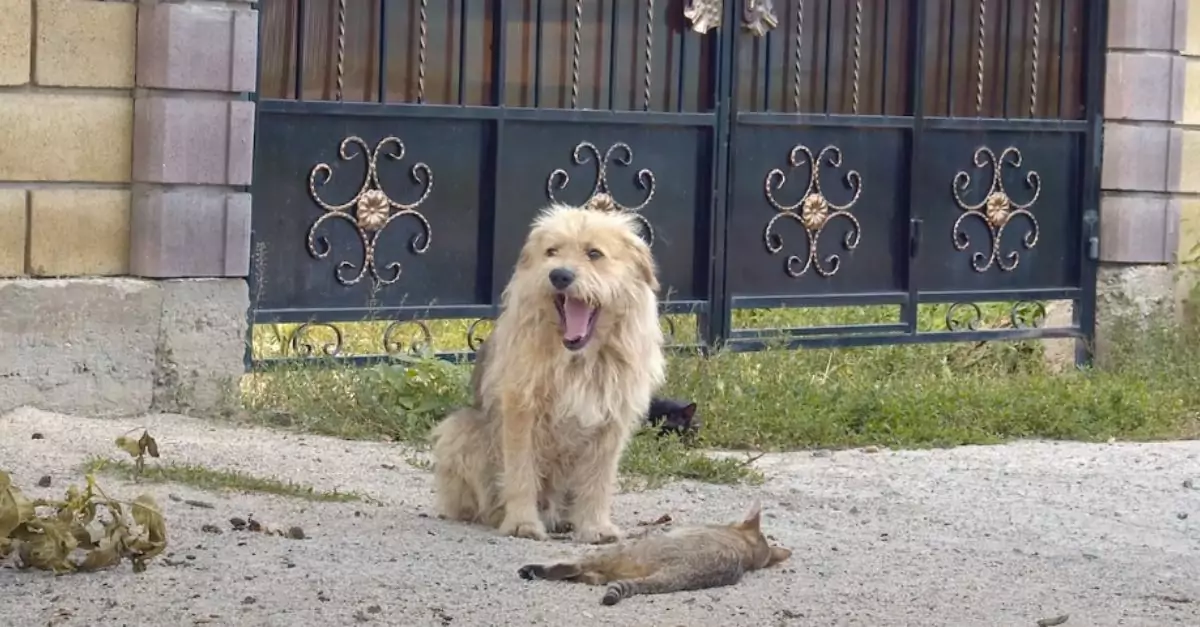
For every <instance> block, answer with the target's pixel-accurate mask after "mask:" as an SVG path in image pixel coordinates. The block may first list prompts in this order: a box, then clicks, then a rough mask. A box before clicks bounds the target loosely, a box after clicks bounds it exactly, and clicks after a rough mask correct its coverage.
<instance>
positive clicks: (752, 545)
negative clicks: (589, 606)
mask: <svg viewBox="0 0 1200 627" xmlns="http://www.w3.org/2000/svg"><path fill="white" fill-rule="evenodd" d="M761 516H762V507H761V506H760V505H759V503H758V502H757V501H756V502H755V503H754V505H753V506H752V507H751V508H750V511H749V512H748V513H747V514H746V517H745V519H744V520H742V521H740V522H736V523H731V524H727V525H701V526H688V527H679V528H676V529H672V530H670V531H667V532H665V533H663V534H661V535H655V536H644V537H641V538H638V539H636V540H632V541H628V542H627V543H623V544H620V545H617V546H614V547H610V548H607V549H602V550H600V551H597V552H595V553H592V554H590V555H587V556H585V557H583V558H581V559H579V560H577V561H574V562H560V563H557V564H527V565H525V566H522V567H521V568H520V569H518V571H517V574H518V575H519V576H520V577H521V578H522V579H529V580H532V579H546V580H550V581H572V582H578V583H586V584H589V585H594V586H600V585H606V584H607V586H608V587H607V588H606V589H605V592H604V596H603V597H601V599H600V602H601V603H602V604H603V605H615V604H617V603H619V602H620V601H621V599H626V598H629V597H632V596H635V595H638V594H663V593H668V592H681V591H685V590H700V589H704V588H716V587H720V586H729V585H733V584H736V583H737V582H738V581H740V580H741V578H742V574H743V573H745V572H747V571H751V570H758V569H761V568H767V567H770V566H774V565H775V564H778V563H780V562H782V561H784V560H786V559H787V558H789V557H791V555H792V551H791V549H786V548H783V547H780V546H772V545H770V544H769V543H768V542H767V538H766V536H764V535H763V533H762V530H761V528H760V526H759V523H760V520H761Z"/></svg>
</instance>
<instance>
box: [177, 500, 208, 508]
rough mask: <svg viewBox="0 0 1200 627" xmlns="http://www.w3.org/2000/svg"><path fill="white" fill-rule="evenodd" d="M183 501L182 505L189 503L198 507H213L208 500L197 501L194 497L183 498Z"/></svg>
mask: <svg viewBox="0 0 1200 627" xmlns="http://www.w3.org/2000/svg"><path fill="white" fill-rule="evenodd" d="M183 503H184V505H191V506H192V507H199V508H200V509H213V508H214V507H215V506H214V505H213V504H212V503H209V502H208V501H197V500H196V499H184V501H183Z"/></svg>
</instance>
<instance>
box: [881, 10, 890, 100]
mask: <svg viewBox="0 0 1200 627" xmlns="http://www.w3.org/2000/svg"><path fill="white" fill-rule="evenodd" d="M891 4H892V3H891V0H883V67H882V70H883V71H882V76H881V77H880V83H879V115H887V114H888V108H887V95H888V81H887V76H888V59H889V58H890V57H891V52H892V50H891V48H892V38H891V34H892V23H891V20H890V19H889V18H890V17H891V13H892V6H891Z"/></svg>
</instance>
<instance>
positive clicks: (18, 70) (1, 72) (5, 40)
mask: <svg viewBox="0 0 1200 627" xmlns="http://www.w3.org/2000/svg"><path fill="white" fill-rule="evenodd" d="M0 15H3V16H4V19H0V85H24V84H25V83H28V82H29V72H30V69H31V68H32V67H33V66H32V65H31V50H32V36H33V35H32V33H33V26H32V20H33V6H32V5H31V4H30V3H29V0H0Z"/></svg>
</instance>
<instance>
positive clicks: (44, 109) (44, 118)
mask: <svg viewBox="0 0 1200 627" xmlns="http://www.w3.org/2000/svg"><path fill="white" fill-rule="evenodd" d="M0 146H2V147H4V148H6V149H5V150H0V180H3V181H87V182H103V183H125V182H128V181H129V173H130V169H131V168H132V159H133V157H132V152H133V99H132V98H129V97H124V96H108V95H74V94H44V93H40V94H39V93H16V92H10V93H0Z"/></svg>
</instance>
